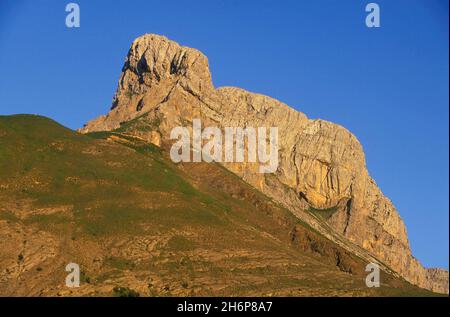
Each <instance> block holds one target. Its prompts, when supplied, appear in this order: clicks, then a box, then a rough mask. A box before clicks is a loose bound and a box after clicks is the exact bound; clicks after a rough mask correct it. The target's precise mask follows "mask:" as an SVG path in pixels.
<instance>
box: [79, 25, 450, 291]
mask: <svg viewBox="0 0 450 317" xmlns="http://www.w3.org/2000/svg"><path fill="white" fill-rule="evenodd" d="M193 119H201V121H202V124H203V126H204V127H207V126H218V127H221V128H224V127H243V128H245V127H278V135H279V153H278V155H279V156H278V158H279V165H278V168H277V170H276V172H275V173H273V174H263V173H258V167H259V165H258V164H255V163H251V162H247V163H223V165H224V166H225V167H226V168H227V169H229V170H231V171H232V172H234V173H236V174H237V175H239V176H240V177H242V178H243V179H244V180H245V181H247V182H248V183H249V184H251V185H252V186H254V187H256V188H257V189H259V190H260V191H262V192H263V193H265V194H266V195H267V196H269V197H271V198H272V199H274V200H276V201H277V202H279V203H281V204H283V205H284V206H285V207H287V208H288V209H289V210H291V211H292V212H293V213H294V214H295V215H296V216H297V217H299V218H301V219H302V220H304V221H306V222H308V223H309V224H310V225H311V226H312V227H314V228H315V229H317V230H318V231H320V232H321V233H322V234H324V235H325V236H326V237H328V238H329V239H331V240H333V241H335V242H336V243H338V244H339V245H342V246H344V247H346V248H347V249H350V250H352V251H353V252H354V253H355V254H357V255H359V256H361V257H363V258H364V259H366V260H367V261H368V262H369V261H376V262H379V263H380V265H382V267H383V268H385V269H387V270H393V271H394V272H396V273H398V274H399V275H400V276H402V277H403V278H405V279H406V280H407V281H409V282H411V283H413V284H416V285H418V286H421V287H423V288H427V289H430V290H433V291H436V292H441V293H448V272H447V271H444V270H439V269H425V268H424V267H423V266H422V265H421V264H420V263H419V262H418V261H417V260H416V259H415V258H414V257H413V256H412V255H411V251H410V247H409V242H408V237H407V234H406V228H405V225H404V223H403V221H402V219H401V218H400V216H399V214H398V212H397V211H396V209H395V207H394V206H393V204H392V202H391V201H390V200H389V199H388V198H386V197H385V196H384V195H383V193H382V192H381V190H380V189H379V188H378V186H377V185H376V183H375V181H374V180H373V179H372V178H371V177H370V176H369V173H368V171H367V168H366V165H365V157H364V152H363V149H362V147H361V144H360V143H359V142H358V140H357V139H356V137H355V136H354V135H352V134H351V133H350V132H349V131H348V130H346V129H345V128H343V127H341V126H339V125H336V124H333V123H330V122H327V121H323V120H310V119H308V118H307V117H306V115H305V114H303V113H301V112H298V111H296V110H294V109H293V108H290V107H289V106H287V105H285V104H283V103H281V102H279V101H277V100H275V99H272V98H270V97H267V96H263V95H260V94H255V93H251V92H248V91H245V90H242V89H240V88H234V87H222V88H217V89H216V88H215V87H214V85H213V83H212V80H211V73H210V71H209V66H208V59H207V58H206V56H205V55H203V54H202V53H201V52H199V51H198V50H195V49H192V48H188V47H184V46H180V45H179V44H178V43H176V42H173V41H170V40H168V39H167V38H166V37H164V36H160V35H154V34H146V35H143V36H141V37H139V38H137V39H136V40H135V41H134V42H133V44H132V45H131V48H130V50H129V52H128V55H127V58H126V61H125V64H124V66H123V68H122V74H121V76H120V80H119V84H118V88H117V91H116V93H115V95H114V98H113V102H112V107H111V110H110V111H109V113H108V114H107V115H105V116H100V117H99V118H96V119H94V120H92V121H90V122H88V123H87V124H86V125H85V126H84V127H83V128H82V129H80V132H82V133H86V132H92V131H104V130H113V129H118V128H120V129H121V130H122V131H124V132H126V133H130V134H133V135H135V136H139V137H141V138H143V139H145V140H147V141H148V142H151V143H154V144H156V145H158V146H161V147H168V146H170V144H171V143H172V142H173V141H172V140H171V139H170V131H171V130H172V129H173V128H174V127H176V126H186V127H189V128H190V126H191V125H192V120H193ZM311 209H315V210H332V211H333V212H332V213H331V214H330V215H329V216H328V217H327V218H326V220H323V219H322V220H320V219H318V218H317V217H315V216H313V215H312V213H311V212H309V210H311Z"/></svg>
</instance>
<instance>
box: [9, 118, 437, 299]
mask: <svg viewBox="0 0 450 317" xmlns="http://www.w3.org/2000/svg"><path fill="white" fill-rule="evenodd" d="M0 201H1V204H0V239H2V241H3V243H2V247H1V248H0V295H57V294H58V295H63V296H70V295H101V296H113V295H124V294H125V295H127V294H128V295H130V294H132V295H136V293H139V294H140V295H141V296H184V295H194V296H204V295H212V296H214V295H221V296H232V295H234V296H248V295H262V296H268V295H273V296H278V295H288V296H311V295H312V296H372V295H379V296H402V295H405V296H410V295H411V296H412V295H418V296H425V295H433V294H432V293H430V292H428V291H425V290H421V289H418V288H416V287H414V286H411V285H410V284H408V283H406V282H404V281H403V280H400V279H397V278H394V277H392V276H390V275H388V274H385V273H382V281H381V282H382V287H380V288H377V289H374V288H372V289H369V288H367V287H366V286H365V283H364V276H365V274H366V273H365V271H364V268H365V263H364V262H363V261H362V260H360V259H359V258H357V257H355V256H353V255H352V254H349V253H348V252H346V251H345V250H342V249H340V248H339V247H338V246H336V245H334V244H333V243H332V242H330V241H329V240H327V239H325V238H324V237H322V236H320V235H319V234H318V233H316V232H315V231H314V230H312V229H311V228H309V227H308V226H307V225H305V224H303V223H301V222H299V221H298V220H297V219H296V218H295V217H294V216H293V215H292V214H291V213H290V212H289V211H288V210H286V209H284V208H282V207H281V206H279V205H277V204H276V203H274V202H273V201H271V200H270V199H268V198H267V197H265V196H264V195H263V194H261V193H260V192H258V191H256V190H255V189H254V188H252V187H250V186H249V185H247V184H246V183H244V182H242V181H241V180H240V179H239V178H238V177H236V176H235V175H234V174H231V173H230V172H228V171H227V170H225V169H224V168H222V167H221V166H219V165H214V164H206V163H201V164H179V165H175V164H173V163H172V162H171V161H170V159H168V157H167V155H166V153H165V152H164V151H162V150H161V149H159V148H157V147H154V146H152V145H149V144H147V143H145V142H143V141H141V140H139V139H137V138H133V137H131V136H129V135H124V134H123V133H122V131H116V132H104V133H94V134H91V135H80V134H78V133H76V132H74V131H71V130H70V129H67V128H64V127H62V126H61V125H59V124H58V123H56V122H54V121H52V120H50V119H47V118H44V117H39V116H32V115H15V116H0ZM70 262H75V263H78V264H79V265H80V267H81V271H82V283H81V287H80V288H77V289H69V288H67V287H65V285H64V281H65V276H66V274H67V273H66V272H65V270H64V268H65V266H66V264H68V263H70Z"/></svg>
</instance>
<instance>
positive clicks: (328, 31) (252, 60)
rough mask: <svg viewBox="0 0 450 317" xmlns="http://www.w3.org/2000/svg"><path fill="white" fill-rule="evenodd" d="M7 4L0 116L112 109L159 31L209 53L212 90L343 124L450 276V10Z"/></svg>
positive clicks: (398, 5) (422, 250) (404, 5)
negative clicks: (71, 11)
mask: <svg viewBox="0 0 450 317" xmlns="http://www.w3.org/2000/svg"><path fill="white" fill-rule="evenodd" d="M69 2H70V1H62V0H57V1H56V0H55V1H51V0H48V1H38V0H33V1H20V0H15V1H9V0H1V1H0V114H13V113H36V114H41V115H45V116H48V117H51V118H53V119H55V120H57V121H59V122H60V123H62V124H64V125H66V126H68V127H70V128H77V127H80V126H82V125H83V123H85V122H86V121H88V120H90V119H92V118H94V117H96V116H98V115H100V114H104V113H106V112H107V111H108V109H109V107H110V105H111V99H112V96H113V94H114V91H115V89H116V85H117V81H118V78H119V75H120V71H121V68H122V64H123V61H124V58H125V56H126V53H127V51H128V48H129V46H130V44H131V42H132V41H133V39H134V38H136V37H137V36H139V35H141V34H144V33H159V34H163V35H166V36H167V37H169V38H170V39H173V40H176V41H178V42H179V43H181V44H183V45H187V46H191V47H195V48H198V49H200V50H201V51H203V52H204V53H205V54H206V55H207V56H208V57H209V62H210V66H211V71H212V75H213V79H214V83H215V85H216V86H239V87H242V88H245V89H247V90H250V91H254V92H259V93H263V94H266V95H269V96H272V97H275V98H277V99H279V100H281V101H283V102H285V103H287V104H289V105H291V106H292V107H294V108H296V109H298V110H299V111H302V112H304V113H306V114H307V115H308V116H309V117H311V118H322V119H325V120H329V121H333V122H336V123H339V124H342V125H343V126H345V127H347V128H348V129H349V130H350V131H352V132H353V133H354V134H355V135H356V136H357V137H358V139H359V140H360V141H361V143H362V144H363V147H364V149H365V152H366V156H367V165H368V168H369V171H370V173H371V175H372V176H373V178H374V179H375V180H376V182H377V183H378V185H380V187H381V188H382V190H383V192H384V193H385V194H386V195H387V196H388V197H390V198H391V199H392V201H393V202H394V204H395V206H396V207H397V208H398V210H399V212H400V214H401V216H402V218H403V219H404V221H405V223H406V225H407V229H408V233H409V237H410V242H411V245H412V250H413V253H414V255H415V256H416V257H417V258H418V259H419V260H420V261H421V262H422V263H424V264H425V265H426V266H439V267H445V268H448V257H449V255H448V249H449V244H448V243H449V219H448V215H449V169H448V168H449V156H448V155H449V140H448V132H449V122H448V116H449V106H448V104H449V93H448V84H449V79H448V78H449V77H448V76H449V66H448V65H449V64H448V58H449V56H448V54H449V52H448V44H449V43H448V1H446V0H443V1H439V0H435V1H434V0H421V1H419V0H395V1H392V0H378V1H374V2H377V3H378V4H379V5H380V7H381V28H379V29H369V28H367V27H366V26H365V23H364V21H365V16H366V13H365V10H364V9H365V5H366V4H367V3H369V2H371V1H361V0H354V1H352V0H345V1H337V0H336V1H333V0H320V1H318V0H314V1H300V0H297V1H264V0H259V1H238V0H234V1H233V0H209V1H193V0H190V1H133V0H126V1H125V0H114V1H99V0H89V1H87V0H80V1H74V2H77V3H78V4H79V5H80V8H81V27H80V28H79V29H69V28H66V27H65V17H66V14H67V13H66V12H65V10H64V9H65V5H66V4H67V3H69Z"/></svg>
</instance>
